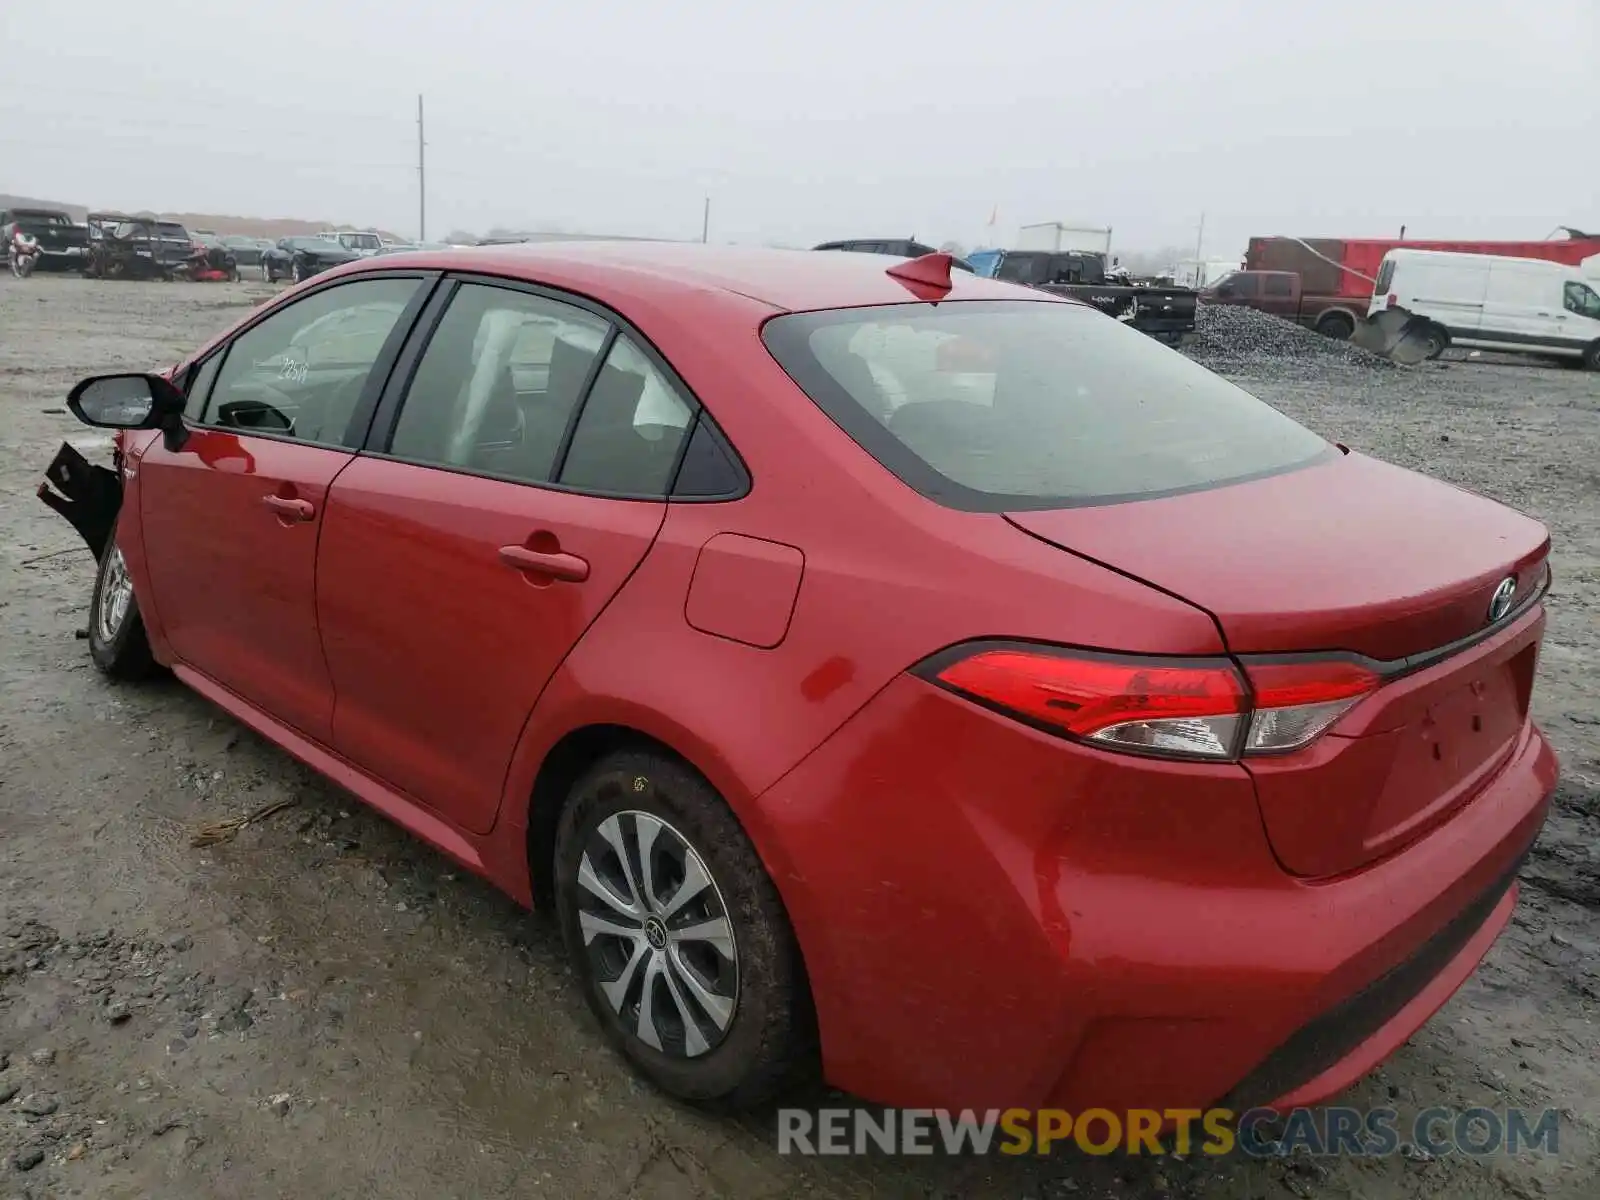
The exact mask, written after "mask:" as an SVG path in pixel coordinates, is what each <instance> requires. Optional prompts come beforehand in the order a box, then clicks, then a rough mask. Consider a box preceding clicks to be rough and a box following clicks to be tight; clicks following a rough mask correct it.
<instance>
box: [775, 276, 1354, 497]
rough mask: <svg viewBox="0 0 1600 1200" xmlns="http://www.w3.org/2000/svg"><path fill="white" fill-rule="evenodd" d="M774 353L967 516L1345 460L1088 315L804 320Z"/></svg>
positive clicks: (874, 446) (986, 309) (1234, 392)
mask: <svg viewBox="0 0 1600 1200" xmlns="http://www.w3.org/2000/svg"><path fill="white" fill-rule="evenodd" d="M762 337H763V339H764V341H765V342H766V345H767V348H768V349H769V350H770V351H771V352H772V355H773V357H774V358H776V359H777V360H778V362H779V364H780V365H782V367H783V368H784V370H785V371H787V372H788V374H789V375H790V376H791V377H792V378H793V379H794V380H795V382H796V383H798V384H799V385H800V387H801V388H802V389H803V390H804V391H805V392H806V393H807V394H808V395H809V396H810V397H811V398H812V399H813V400H814V401H815V402H816V403H817V404H818V405H819V406H820V407H821V408H822V409H823V411H824V412H826V413H827V414H828V416H829V417H831V418H832V419H833V420H834V421H835V422H836V423H837V424H838V425H839V426H840V427H841V428H842V429H843V430H844V431H845V432H846V433H848V434H849V435H850V436H851V437H852V438H854V439H855V441H856V442H858V443H859V444H860V445H861V446H862V447H863V448H864V449H866V450H867V451H868V452H869V453H871V454H872V455H873V456H874V457H875V458H877V459H878V461H879V462H881V463H882V464H883V465H884V466H885V467H887V468H888V469H889V470H890V471H892V472H894V474H895V475H897V476H898V477H899V478H900V479H901V480H903V481H904V482H905V483H907V484H909V485H910V486H912V487H914V488H916V489H917V490H918V491H919V492H921V493H922V494H924V495H926V496H929V497H930V498H932V499H935V500H938V501H939V502H941V503H943V504H947V505H949V506H951V507H955V508H961V509H967V510H973V511H998V510H1003V509H1008V508H1009V509H1027V508H1055V507H1064V506H1068V505H1082V504H1097V503H1098V504H1103V503H1111V502H1114V501H1119V500H1134V499H1142V498H1149V497H1154V496H1160V495H1169V494H1173V493H1177V492H1184V491H1194V490H1198V489H1201V488H1207V487H1215V486H1219V485H1222V484H1226V483H1231V482H1240V481H1243V480H1246V479H1253V478H1259V477H1261V476H1265V475H1271V474H1275V473H1277V472H1280V471H1284V470H1288V469H1290V468H1293V467H1296V466H1301V465H1307V464H1309V463H1311V462H1314V461H1317V460H1319V459H1322V458H1325V457H1327V456H1329V455H1332V454H1335V453H1337V451H1336V450H1334V448H1333V447H1332V446H1331V445H1330V444H1329V443H1328V442H1326V441H1324V440H1323V439H1322V438H1320V437H1318V436H1317V435H1316V434H1314V433H1312V432H1311V431H1310V430H1308V429H1306V428H1305V427H1304V426H1301V425H1299V424H1297V423H1296V422H1294V421H1292V420H1290V419H1289V418H1288V417H1286V416H1284V415H1283V414H1282V413H1280V412H1278V411H1277V410H1276V409H1274V408H1272V407H1270V406H1269V405H1267V404H1265V403H1263V402H1262V401H1260V400H1258V399H1256V398H1255V397H1254V396H1252V395H1250V394H1249V393H1248V392H1246V391H1244V390H1243V389H1242V388H1239V387H1236V386H1235V385H1233V384H1231V383H1229V382H1228V381H1227V380H1225V379H1223V378H1222V377H1221V376H1218V375H1215V374H1213V373H1212V372H1210V371H1208V370H1206V369H1205V368H1204V367H1201V366H1199V365H1198V364H1196V363H1194V362H1191V361H1190V360H1189V359H1187V358H1185V357H1184V356H1183V355H1181V354H1179V353H1177V352H1176V351H1173V350H1169V349H1167V348H1166V347H1164V346H1160V345H1158V344H1157V343H1155V342H1154V341H1152V340H1151V339H1150V338H1148V337H1146V336H1145V335H1144V334H1142V333H1139V332H1138V331H1136V330H1134V329H1131V328H1129V327H1127V326H1126V325H1124V324H1122V323H1121V322H1119V321H1116V320H1113V319H1112V318H1110V317H1107V316H1105V315H1104V314H1102V313H1100V312H1097V311H1095V310H1094V309H1091V308H1088V307H1086V306H1084V305H1078V304H1066V303H1053V302H1049V301H1039V302H1034V301H966V302H947V303H944V304H903V305H891V306H886V307H877V308H855V309H835V310H828V311H824V312H810V313H792V314H789V315H786V316H781V317H775V318H773V319H772V320H770V321H768V322H767V323H766V325H765V326H764V327H763V330H762Z"/></svg>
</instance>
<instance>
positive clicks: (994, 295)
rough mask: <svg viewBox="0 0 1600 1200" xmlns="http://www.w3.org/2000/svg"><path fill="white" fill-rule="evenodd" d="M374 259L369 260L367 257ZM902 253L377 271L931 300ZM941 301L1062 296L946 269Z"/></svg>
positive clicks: (570, 259) (530, 256)
mask: <svg viewBox="0 0 1600 1200" xmlns="http://www.w3.org/2000/svg"><path fill="white" fill-rule="evenodd" d="M366 261H368V262H370V261H371V260H366ZM903 261H904V260H901V259H896V258H893V257H890V256H887V255H877V254H872V255H868V254H818V253H816V252H815V251H812V250H773V249H766V248H760V247H743V246H707V245H703V244H701V243H698V242H634V241H629V242H608V241H595V242H524V243H519V244H516V245H505V246H471V247H463V248H460V249H449V250H432V251H417V252H410V251H408V252H405V253H400V254H388V255H384V256H383V257H382V259H381V262H382V269H385V270H393V269H396V268H402V267H424V266H426V267H432V268H435V269H438V270H453V271H481V272H483V273H485V274H492V275H504V276H508V277H511V278H518V279H526V280H529V281H532V282H544V283H548V284H551V285H553V286H557V287H567V288H572V289H575V290H580V291H582V290H585V289H586V288H589V287H599V288H603V290H605V291H607V292H611V293H613V294H615V293H626V292H630V291H631V292H644V293H648V294H649V295H650V296H651V298H653V299H657V300H663V301H668V302H670V301H671V300H672V299H673V298H674V296H675V295H676V296H677V297H679V298H685V299H686V298H688V296H689V295H691V294H696V293H701V294H703V293H705V292H723V293H731V294H732V295H736V296H743V297H745V298H746V299H749V300H756V301H758V302H760V303H762V304H764V305H766V306H768V307H769V308H772V309H776V310H779V311H787V312H798V311H804V310H809V309H819V308H851V307H858V306H865V305H871V304H902V303H906V302H908V301H915V300H925V299H929V298H930V297H929V295H928V293H927V289H925V288H924V289H916V290H913V286H908V285H907V284H905V283H902V282H900V281H899V280H898V279H896V278H894V277H893V276H891V275H889V274H888V271H889V270H890V269H892V268H893V267H894V266H896V265H897V264H898V263H900V262H903ZM950 279H951V284H952V287H951V290H950V292H949V294H948V295H946V296H943V297H940V298H941V299H947V300H984V299H988V300H1023V299H1032V300H1043V301H1058V298H1056V297H1051V296H1049V295H1047V294H1046V293H1043V292H1039V291H1036V290H1034V289H1032V288H1025V287H1020V286H1018V285H1016V284H1010V283H1002V282H1000V281H998V280H992V279H984V278H981V277H979V276H975V275H969V274H968V273H967V272H965V271H959V270H957V271H953V272H951V277H950Z"/></svg>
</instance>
